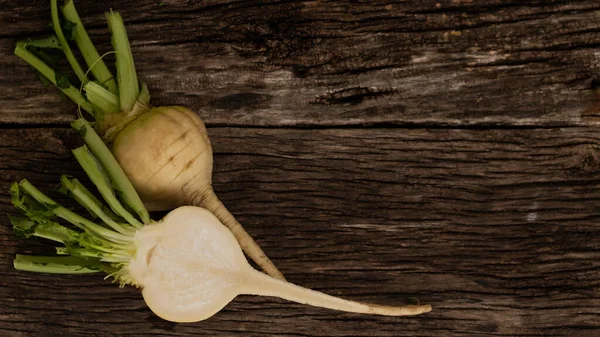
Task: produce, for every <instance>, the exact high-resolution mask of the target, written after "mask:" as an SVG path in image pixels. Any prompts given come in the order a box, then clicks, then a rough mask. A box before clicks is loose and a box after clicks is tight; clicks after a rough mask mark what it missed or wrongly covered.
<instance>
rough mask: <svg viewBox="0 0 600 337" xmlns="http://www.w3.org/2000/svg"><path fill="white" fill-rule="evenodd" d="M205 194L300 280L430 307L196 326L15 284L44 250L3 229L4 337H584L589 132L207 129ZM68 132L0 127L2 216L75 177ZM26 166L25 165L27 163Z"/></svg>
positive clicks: (595, 155)
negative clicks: (21, 268)
mask: <svg viewBox="0 0 600 337" xmlns="http://www.w3.org/2000/svg"><path fill="white" fill-rule="evenodd" d="M209 134H210V137H211V139H212V142H213V146H214V149H215V165H216V166H215V190H216V191H217V193H218V195H219V196H220V197H221V198H222V199H223V201H224V203H225V204H226V205H227V206H228V207H229V208H230V210H231V211H232V212H233V213H234V214H235V215H236V216H237V217H238V218H239V220H240V221H241V222H242V223H243V224H244V225H245V226H246V228H247V229H248V231H249V232H250V233H251V234H252V235H253V236H254V237H255V238H256V240H257V241H258V242H259V243H260V244H261V245H262V247H263V248H264V249H265V251H266V252H267V253H268V254H269V255H270V257H271V258H272V259H273V260H274V261H275V263H276V264H277V265H278V266H279V267H280V268H281V270H282V271H283V272H284V273H285V274H286V275H287V277H288V278H289V279H290V280H291V281H293V282H296V283H298V284H301V285H304V286H308V287H312V288H315V289H318V290H321V291H325V292H328V293H331V294H334V295H339V296H344V297H347V298H350V299H354V300H363V301H371V302H377V303H384V304H392V303H409V302H410V301H411V300H413V299H411V297H415V298H418V299H419V300H420V301H421V302H422V303H431V304H432V305H433V306H434V309H435V310H434V311H433V312H432V313H430V314H427V315H425V316H421V317H414V318H384V317H368V316H359V315H353V314H344V313H334V312H330V311H327V310H324V309H323V310H322V309H316V308H311V307H304V306H301V305H296V304H290V303H286V302H283V301H280V300H276V299H269V298H254V297H240V298H238V299H236V300H235V301H234V302H233V303H232V304H231V305H229V306H227V308H226V309H225V310H224V311H222V312H221V313H219V314H217V315H216V316H215V317H213V318H211V319H209V320H207V321H204V322H201V323H196V324H172V323H167V322H164V321H162V320H160V319H157V318H156V317H154V316H153V315H152V313H151V312H150V311H149V310H148V309H147V308H146V307H145V305H144V304H143V301H142V299H141V297H140V295H139V294H138V292H137V291H136V290H134V289H118V288H117V287H115V286H114V285H111V284H110V283H109V282H108V281H102V280H101V277H99V276H71V277H66V276H65V277H59V276H46V275H37V274H29V273H21V272H16V271H13V270H12V268H11V259H12V257H13V256H14V254H15V253H16V252H27V251H34V252H41V251H49V250H50V249H51V246H50V245H48V244H44V243H43V242H37V243H35V242H34V243H32V242H31V240H29V241H28V242H27V243H25V242H23V241H21V240H17V239H15V238H14V237H13V236H12V234H11V233H10V228H9V225H8V224H6V223H7V221H6V219H4V220H3V222H4V223H5V225H4V226H1V227H0V243H1V245H2V250H1V252H0V285H1V287H0V335H2V336H7V337H13V336H27V337H29V336H42V335H43V336H62V335H66V336H87V335H95V336H150V335H152V336H390V337H391V336H431V337H437V336H439V337H442V336H443V337H449V336H452V337H454V336H474V335H483V336H564V337H572V336H597V335H599V334H600V323H599V322H600V320H599V312H600V298H599V297H598V287H599V279H600V278H599V276H600V273H599V270H600V237H599V236H598V235H597V232H598V230H599V225H598V220H599V218H600V212H599V211H598V207H596V202H597V201H598V200H599V199H600V179H599V176H598V173H597V172H598V167H599V166H600V136H599V134H598V132H597V131H596V130H592V129H591V128H561V129H532V130H456V129H442V130H427V129H396V128H372V129H344V128H340V129H324V130H301V129H266V128H231V127H228V128H210V129H209ZM77 142H78V140H77V137H75V136H74V135H73V133H72V132H70V130H68V129H60V128H55V129H36V128H23V129H3V130H2V132H1V133H0V144H1V145H0V153H1V155H2V160H1V161H0V171H1V172H2V175H0V212H2V213H12V212H13V210H12V209H11V208H10V206H9V205H8V203H9V200H8V195H7V193H6V191H7V189H8V187H9V184H10V182H11V181H13V180H17V179H20V178H24V177H26V178H28V179H30V180H31V181H32V182H33V183H34V184H36V185H37V186H39V187H40V188H42V189H43V190H44V191H48V192H50V190H51V189H52V188H53V187H54V186H55V185H56V182H57V180H58V178H59V173H60V172H69V173H70V174H75V175H76V176H81V175H82V174H81V171H80V170H79V169H78V168H77V167H76V163H75V161H74V160H73V159H72V157H71V155H70V153H69V149H70V148H72V147H74V146H76V145H77ZM25 155H26V156H25ZM34 241H35V240H34Z"/></svg>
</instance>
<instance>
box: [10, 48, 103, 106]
mask: <svg viewBox="0 0 600 337" xmlns="http://www.w3.org/2000/svg"><path fill="white" fill-rule="evenodd" d="M26 46H27V43H25V42H17V47H16V48H15V55H16V56H18V57H20V58H21V59H23V60H24V61H25V62H27V63H29V65H31V66H32V67H33V68H35V69H36V70H37V71H39V72H40V73H41V74H42V75H43V76H44V77H46V78H47V79H48V80H49V81H50V82H52V84H54V85H56V86H57V87H58V85H57V84H56V72H55V71H54V70H53V69H52V68H50V67H49V66H48V65H47V64H46V63H44V62H43V61H42V60H40V59H39V58H38V57H37V56H35V55H34V54H33V53H32V52H30V51H29V50H27V47H26ZM59 89H60V91H62V92H63V93H64V94H65V95H67V97H69V98H70V99H71V100H72V101H73V102H75V103H76V104H77V105H79V106H81V108H82V109H83V110H85V111H87V112H88V113H90V115H92V116H94V108H93V107H92V105H91V104H90V102H88V101H87V100H86V99H85V97H83V95H81V94H80V93H79V90H77V89H76V88H75V87H74V86H73V85H71V84H69V86H68V87H66V88H59Z"/></svg>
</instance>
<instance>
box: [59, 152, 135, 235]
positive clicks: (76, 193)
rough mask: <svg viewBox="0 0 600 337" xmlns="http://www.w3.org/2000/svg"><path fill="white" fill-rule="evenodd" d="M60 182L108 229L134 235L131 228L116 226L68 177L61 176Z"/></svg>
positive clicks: (88, 195)
mask: <svg viewBox="0 0 600 337" xmlns="http://www.w3.org/2000/svg"><path fill="white" fill-rule="evenodd" d="M90 155H91V154H90ZM82 166H83V164H82ZM84 170H85V168H84ZM86 172H87V170H86ZM92 181H93V179H92ZM60 182H61V183H62V185H63V186H64V187H65V188H66V189H67V190H68V191H69V192H70V193H71V194H72V195H73V197H74V198H75V200H76V201H77V202H78V203H79V204H80V205H82V206H83V207H85V208H86V209H87V210H88V211H90V212H91V213H92V214H94V215H95V216H97V217H99V218H100V219H102V221H103V222H104V223H105V224H107V225H108V226H109V227H110V228H112V229H114V230H115V231H117V232H119V233H121V234H124V235H133V234H135V230H133V229H132V228H131V227H129V226H128V225H127V227H124V226H122V225H121V224H118V223H117V222H116V221H115V220H113V219H111V217H110V216H108V214H106V213H104V211H103V210H102V207H99V206H98V204H96V203H95V202H94V200H93V199H92V198H90V194H89V191H87V190H86V191H87V192H88V193H86V191H83V190H81V189H80V188H78V187H77V185H75V183H74V182H73V181H72V180H71V179H70V178H69V177H67V176H65V175H63V176H62V177H61V178H60ZM108 187H109V186H108ZM104 188H106V187H104ZM111 192H112V191H111ZM112 196H113V197H114V194H112ZM114 201H116V198H114ZM117 202H118V201H117ZM109 204H110V203H109Z"/></svg>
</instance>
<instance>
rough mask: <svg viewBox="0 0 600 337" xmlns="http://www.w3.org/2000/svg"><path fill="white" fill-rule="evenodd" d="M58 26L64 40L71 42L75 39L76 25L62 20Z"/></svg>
mask: <svg viewBox="0 0 600 337" xmlns="http://www.w3.org/2000/svg"><path fill="white" fill-rule="evenodd" d="M60 25H61V27H62V31H63V34H64V35H65V38H66V39H67V40H68V41H73V40H74V39H75V29H76V28H77V24H76V23H75V22H71V21H69V20H67V19H64V18H63V19H62V21H61V24H60Z"/></svg>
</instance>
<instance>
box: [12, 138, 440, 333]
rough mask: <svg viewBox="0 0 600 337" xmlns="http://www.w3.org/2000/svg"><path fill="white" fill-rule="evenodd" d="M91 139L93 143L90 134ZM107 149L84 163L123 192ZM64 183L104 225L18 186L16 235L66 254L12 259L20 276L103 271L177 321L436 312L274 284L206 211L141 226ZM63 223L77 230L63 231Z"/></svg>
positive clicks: (187, 209)
mask: <svg viewBox="0 0 600 337" xmlns="http://www.w3.org/2000/svg"><path fill="white" fill-rule="evenodd" d="M91 132H93V131H91ZM86 136H87V137H91V136H90V135H89V134H87V132H86ZM102 146H104V144H102ZM100 147H101V146H100ZM107 150H108V149H107V148H106V147H105V146H104V148H103V149H102V148H97V149H96V150H95V151H96V152H97V153H101V154H102V153H104V154H105V155H104V156H100V157H98V158H96V157H94V156H93V155H92V154H91V153H89V154H88V156H89V157H90V160H80V161H79V163H80V165H81V166H82V167H83V168H84V171H85V172H86V173H87V174H88V176H89V177H90V179H91V180H92V181H93V182H95V184H96V187H97V189H98V190H103V189H107V188H108V187H107V186H106V184H105V181H108V182H110V185H114V186H117V187H118V188H120V189H123V187H122V186H121V185H124V184H125V182H124V181H122V180H120V179H121V178H118V177H119V175H117V176H116V177H117V179H115V180H113V179H111V177H110V176H109V175H108V173H107V172H109V171H113V172H114V171H115V170H114V168H113V169H110V168H109V167H108V166H110V165H113V164H114V158H112V159H110V158H108V159H107V157H110V156H111V155H110V153H108V154H106V153H105V152H106V151H107ZM80 151H87V147H85V146H83V147H81V148H79V149H76V150H75V151H74V152H75V153H77V152H80ZM92 167H93V169H92ZM94 176H96V177H94ZM98 176H99V177H98ZM61 181H62V182H63V185H64V186H63V191H66V192H67V195H71V196H74V197H75V199H76V200H77V201H78V202H79V203H81V204H82V205H83V206H84V207H85V208H86V209H87V210H88V211H89V212H90V214H92V215H95V216H97V218H96V219H97V220H99V221H103V222H104V223H100V224H97V223H95V222H93V221H91V220H88V219H86V218H84V217H82V216H80V215H78V214H76V213H74V212H73V211H70V210H68V209H66V208H65V207H63V206H61V205H60V204H58V203H57V202H55V201H54V200H52V199H51V198H50V197H48V196H46V195H45V194H44V193H42V192H41V191H40V190H38V189H37V188H35V187H34V186H33V185H32V184H31V183H29V182H28V181H27V180H23V181H21V182H20V183H18V184H17V183H15V184H13V186H12V187H11V190H10V192H11V195H12V198H13V204H14V205H15V206H16V207H17V208H18V209H19V210H21V211H22V212H23V213H24V215H25V217H12V218H11V222H12V223H13V226H14V230H15V233H17V234H19V235H21V236H24V237H29V236H32V235H33V236H38V237H40V238H45V239H49V240H52V241H53V242H55V243H58V244H59V245H62V246H59V247H57V248H56V251H57V253H58V254H60V255H67V256H62V257H39V256H26V255H18V256H17V258H16V259H15V260H14V267H15V268H16V269H19V270H25V271H34V272H46V273H63V274H81V273H91V272H94V271H102V272H105V273H107V274H109V275H110V276H112V277H114V278H115V280H116V281H117V282H119V283H120V284H121V285H122V286H124V285H127V284H128V285H134V286H137V287H139V288H141V289H142V295H143V297H144V300H145V301H146V303H147V304H148V306H149V307H150V309H151V310H152V311H153V312H154V313H155V314H156V315H158V316H160V317H162V318H164V319H166V320H170V321H174V322H196V321H201V320H204V319H207V318H209V317H211V316H213V315H214V314H216V313H217V312H219V311H220V310H221V309H222V308H223V307H225V306H226V305H227V304H228V303H229V302H231V301H232V300H233V299H234V298H235V297H236V296H238V295H240V294H252V295H262V296H275V297H280V298H283V299H286V300H290V301H294V302H298V303H303V304H309V305H312V306H316V307H323V308H329V309H334V310H340V311H348V312H356V313H366V314H376V315H387V316H402V315H417V314H421V313H425V312H429V311H430V310H431V307H430V306H428V305H409V306H400V307H390V306H379V305H371V304H365V303H359V302H353V301H348V300H344V299H341V298H337V297H333V296H329V295H326V294H324V293H321V292H317V291H313V290H310V289H306V288H302V287H300V286H297V285H294V284H291V283H288V282H286V281H282V280H279V279H275V278H273V277H271V276H268V275H265V274H263V273H260V272H258V271H257V270H255V269H253V268H252V267H251V266H250V265H249V264H248V261H247V260H246V258H245V256H244V254H243V252H242V249H241V247H240V245H239V244H238V241H237V239H236V238H235V236H234V235H233V234H232V232H231V231H230V230H228V229H227V228H226V227H225V226H224V225H223V224H222V223H221V222H220V221H219V219H218V218H217V217H216V216H215V215H213V214H212V213H211V212H210V211H208V210H207V209H204V208H201V207H195V206H182V207H179V208H176V209H175V210H173V211H171V212H169V213H168V214H167V215H166V216H165V217H164V218H163V219H162V220H160V221H158V222H154V221H152V220H149V219H148V220H147V221H143V226H141V227H139V226H138V221H139V220H138V219H133V220H131V219H130V220H127V218H125V217H122V216H121V215H120V214H119V213H117V212H115V213H112V211H108V208H107V207H105V206H103V205H101V202H100V200H99V199H96V198H95V197H94V196H93V195H92V194H91V192H90V191H89V190H87V189H86V188H85V187H83V186H81V183H79V182H78V181H76V180H74V179H71V178H69V177H66V176H63V178H62V179H61ZM125 185H126V184H125ZM134 193H135V191H134ZM101 196H102V197H103V198H104V200H105V202H108V201H111V202H112V203H113V204H115V203H116V204H118V203H119V202H120V201H119V200H118V199H119V198H121V197H122V195H121V194H118V195H113V193H112V192H111V191H105V192H104V193H101ZM130 197H131V196H130ZM133 199H136V198H135V196H134V197H133ZM112 206H113V207H114V208H115V209H121V208H122V207H123V206H122V205H120V204H119V205H112ZM59 219H62V220H66V221H67V222H69V223H71V224H72V225H73V226H74V227H75V229H71V228H67V227H65V226H63V225H61V224H59V223H58V221H59ZM69 255H70V256H69Z"/></svg>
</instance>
